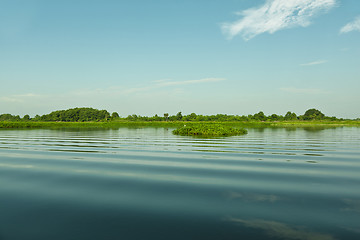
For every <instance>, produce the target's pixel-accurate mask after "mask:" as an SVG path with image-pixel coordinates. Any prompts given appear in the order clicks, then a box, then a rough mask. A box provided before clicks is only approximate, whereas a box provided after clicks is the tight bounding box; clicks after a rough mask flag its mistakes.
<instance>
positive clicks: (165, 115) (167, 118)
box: [164, 113, 169, 121]
mask: <svg viewBox="0 0 360 240" xmlns="http://www.w3.org/2000/svg"><path fill="white" fill-rule="evenodd" d="M164 118H165V121H168V120H169V114H168V113H164Z"/></svg>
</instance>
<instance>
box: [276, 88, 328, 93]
mask: <svg viewBox="0 0 360 240" xmlns="http://www.w3.org/2000/svg"><path fill="white" fill-rule="evenodd" d="M280 90H281V91H283V92H288V93H300V94H327V93H329V92H327V91H325V90H322V89H316V88H294V87H286V88H280Z"/></svg>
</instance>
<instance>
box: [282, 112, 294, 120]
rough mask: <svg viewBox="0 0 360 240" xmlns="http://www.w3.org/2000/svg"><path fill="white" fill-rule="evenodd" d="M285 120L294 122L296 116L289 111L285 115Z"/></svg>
mask: <svg viewBox="0 0 360 240" xmlns="http://www.w3.org/2000/svg"><path fill="white" fill-rule="evenodd" d="M284 119H285V120H287V121H288V120H296V119H297V116H296V114H295V113H292V112H290V111H288V112H287V113H286V114H285V117H284Z"/></svg>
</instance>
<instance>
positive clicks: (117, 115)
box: [111, 112, 120, 119]
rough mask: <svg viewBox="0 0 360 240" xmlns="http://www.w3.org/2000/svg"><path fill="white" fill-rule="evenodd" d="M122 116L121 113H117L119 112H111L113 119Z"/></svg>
mask: <svg viewBox="0 0 360 240" xmlns="http://www.w3.org/2000/svg"><path fill="white" fill-rule="evenodd" d="M119 117H120V116H119V114H118V113H117V112H113V113H112V114H111V119H117V118H119Z"/></svg>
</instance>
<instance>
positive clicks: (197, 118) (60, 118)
mask: <svg viewBox="0 0 360 240" xmlns="http://www.w3.org/2000/svg"><path fill="white" fill-rule="evenodd" d="M108 120H115V121H130V122H174V121H181V122H281V121H314V120H316V121H318V120H321V121H339V120H344V119H338V118H336V117H328V116H325V114H323V113H322V112H321V111H319V110H317V109H314V108H312V109H309V110H307V111H306V112H305V113H304V115H299V116H297V115H296V114H295V113H293V112H290V111H288V112H287V113H286V114H285V115H284V116H282V115H277V114H271V115H268V116H266V115H265V114H264V112H262V111H260V112H258V113H255V114H254V115H251V114H250V115H242V116H239V115H227V114H216V115H200V114H196V113H191V114H189V115H183V114H182V113H181V112H178V113H177V114H175V115H169V113H164V114H163V115H162V116H159V115H157V114H155V116H153V117H147V116H140V115H136V114H132V115H129V116H127V117H123V118H122V117H120V116H119V114H118V113H117V112H113V113H112V114H110V113H109V112H108V111H106V110H97V109H93V108H72V109H68V110H59V111H53V112H51V113H49V114H45V115H42V116H39V115H36V116H35V117H34V118H31V117H30V116H29V115H25V116H24V117H23V118H21V117H20V116H14V115H11V114H0V121H10V122H11V121H22V122H29V121H32V122H39V121H41V122H97V121H108Z"/></svg>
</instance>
